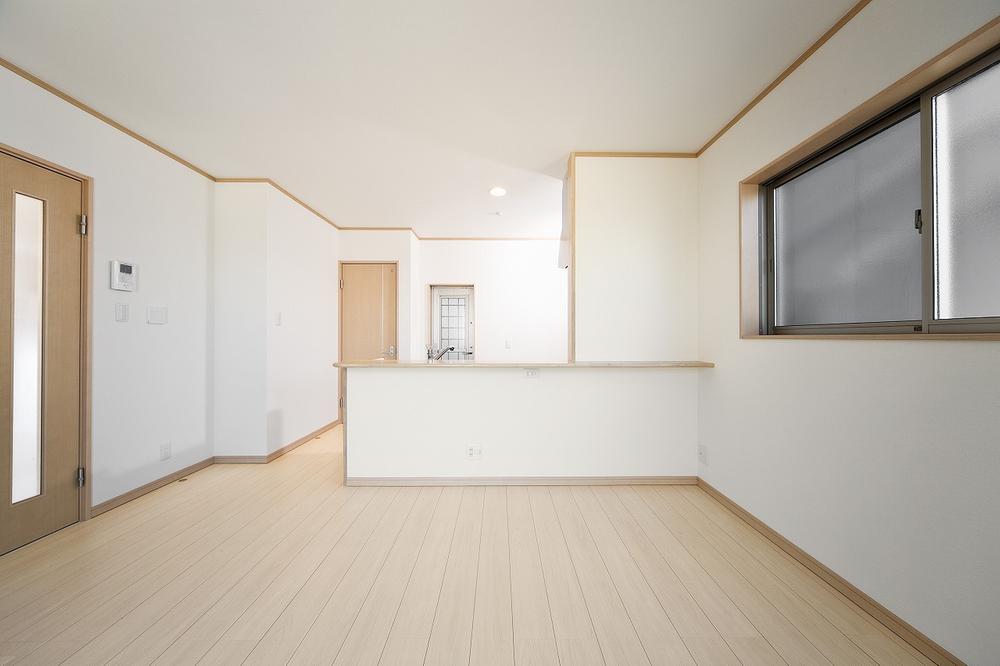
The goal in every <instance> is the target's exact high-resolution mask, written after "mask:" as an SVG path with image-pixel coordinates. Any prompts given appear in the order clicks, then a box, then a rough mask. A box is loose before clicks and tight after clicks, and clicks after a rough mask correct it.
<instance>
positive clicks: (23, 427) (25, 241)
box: [0, 153, 84, 553]
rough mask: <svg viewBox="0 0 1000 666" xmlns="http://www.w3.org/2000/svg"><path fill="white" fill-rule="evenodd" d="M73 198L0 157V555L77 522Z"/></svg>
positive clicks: (52, 181)
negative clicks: (0, 527)
mask: <svg viewBox="0 0 1000 666" xmlns="http://www.w3.org/2000/svg"><path fill="white" fill-rule="evenodd" d="M83 193H84V192H83V184H82V183H81V182H80V181H79V180H75V179H72V178H69V177H67V176H64V175H62V174H59V173H56V172H55V171H52V170H49V169H46V168H44V167H41V166H37V165H35V164H32V163H30V162H27V161H24V160H21V159H18V158H17V157H13V156H11V155H8V154H6V153H0V493H2V495H0V526H2V529H0V553H5V552H7V551H10V550H13V549H14V548H17V547H19V546H22V545H24V544H26V543H28V542H30V541H34V540H35V539H38V538H40V537H42V536H45V535H46V534H49V533H51V532H54V531H56V530H58V529H60V528H62V527H65V526H67V525H70V524H71V523H75V522H76V521H77V520H79V518H80V493H81V488H80V486H79V485H78V481H77V469H78V467H79V466H80V457H81V456H80V447H81V442H82V437H81V409H80V405H81V400H80V396H81V389H82V385H81V345H82V342H81V338H82V331H81V323H82V316H83V308H82V302H83V293H82V275H81V264H82V261H83V239H82V236H81V234H80V216H81V214H82V213H83Z"/></svg>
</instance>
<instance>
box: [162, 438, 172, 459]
mask: <svg viewBox="0 0 1000 666" xmlns="http://www.w3.org/2000/svg"><path fill="white" fill-rule="evenodd" d="M171 448H172V447H171V445H170V442H167V443H166V444H160V460H161V461H163V460H170V456H171V455H173V452H172V451H171Z"/></svg>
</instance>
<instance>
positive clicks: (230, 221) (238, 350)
mask: <svg viewBox="0 0 1000 666" xmlns="http://www.w3.org/2000/svg"><path fill="white" fill-rule="evenodd" d="M338 233H339V232H338V231H337V230H336V229H334V228H333V227H332V226H330V225H329V224H327V223H326V222H324V221H323V220H321V219H320V218H318V217H316V215H314V214H313V213H311V212H309V211H308V210H306V209H305V208H303V207H302V206H300V205H299V204H297V203H295V202H294V201H293V200H291V199H289V198H288V197H287V196H286V195H285V194H284V193H282V192H280V191H279V190H277V189H275V188H274V187H272V186H271V185H269V184H266V183H219V184H218V185H217V191H216V210H215V285H214V292H213V293H214V298H213V307H214V317H213V322H214V354H213V355H214V374H213V384H214V395H215V409H214V425H215V427H214V432H215V438H214V442H215V455H219V456H262V455H266V454H268V453H271V452H273V451H275V450H277V449H280V448H281V447H283V446H285V445H286V444H290V443H292V442H294V441H296V440H298V439H299V438H301V437H304V436H305V435H308V434H309V433H311V432H313V431H315V430H317V429H319V428H321V427H322V426H324V425H327V424H328V423H330V422H332V421H334V420H336V418H337V413H338V407H337V401H338V397H339V383H338V378H337V370H336V368H334V367H333V363H334V362H336V360H337V336H338V334H339V330H338V326H337V316H338V313H337V292H338V275H337V251H338V238H337V235H338ZM279 315H280V320H279ZM279 321H280V323H279Z"/></svg>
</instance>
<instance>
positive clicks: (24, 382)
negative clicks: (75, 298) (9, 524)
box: [11, 194, 44, 502]
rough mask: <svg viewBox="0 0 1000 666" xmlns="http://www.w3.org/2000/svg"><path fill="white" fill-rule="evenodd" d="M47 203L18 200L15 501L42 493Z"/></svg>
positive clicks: (14, 414) (15, 268)
mask: <svg viewBox="0 0 1000 666" xmlns="http://www.w3.org/2000/svg"><path fill="white" fill-rule="evenodd" d="M43 220H44V204H43V203H42V202H41V201H39V200H38V199H35V198H33V197H29V196H25V195H23V194H15V195H14V353H13V389H14V390H13V396H12V403H13V404H12V412H13V438H12V439H13V443H14V447H13V455H12V461H11V462H12V463H13V465H12V468H13V469H12V471H13V474H12V481H11V501H12V502H20V501H22V500H26V499H30V498H32V497H35V496H37V495H38V494H39V493H41V491H42V235H43V228H44V221H43Z"/></svg>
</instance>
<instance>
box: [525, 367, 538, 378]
mask: <svg viewBox="0 0 1000 666" xmlns="http://www.w3.org/2000/svg"><path fill="white" fill-rule="evenodd" d="M524 376H525V377H527V378H528V379H538V368H525V369H524Z"/></svg>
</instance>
